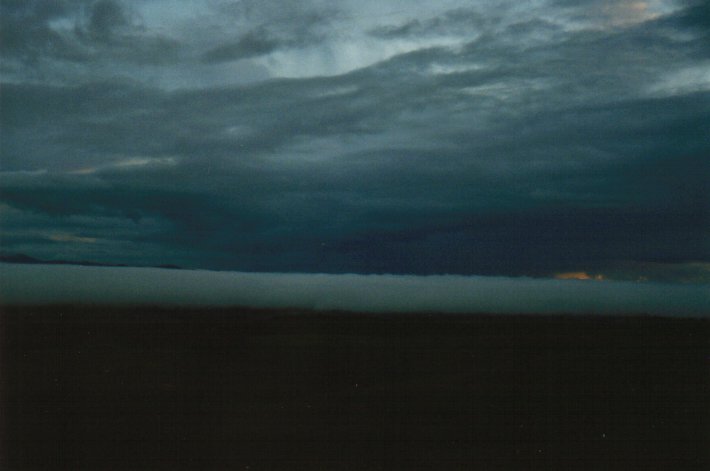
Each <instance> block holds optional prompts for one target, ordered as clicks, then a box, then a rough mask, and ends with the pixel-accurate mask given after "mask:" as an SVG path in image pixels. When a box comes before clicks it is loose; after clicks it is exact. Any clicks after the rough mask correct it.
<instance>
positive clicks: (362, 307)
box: [0, 264, 708, 316]
mask: <svg viewBox="0 0 710 471" xmlns="http://www.w3.org/2000/svg"><path fill="white" fill-rule="evenodd" d="M0 275H2V276H1V277H0V299H2V300H3V302H4V303H7V304H33V305H37V304H52V303H88V304H102V305H105V304H116V305H122V304H123V305H125V304H128V305H153V306H155V305H162V306H174V305H179V306H202V307H205V306H213V307H214V306H241V307H255V308H296V309H313V310H343V311H354V312H376V313H397V312H409V313H413V312H431V313H497V314H546V313H548V314H549V313H557V314H561V313H564V314H607V315H609V314H611V315H613V314H623V315H630V314H631V315H633V314H651V315H653V314H658V315H677V316H704V315H707V307H708V296H707V290H706V287H705V286H702V285H677V284H670V285H667V284H666V285H664V284H657V283H633V282H621V281H615V282H609V281H580V280H539V279H537V280H536V279H524V278H506V277H465V276H451V275H449V276H407V275H326V274H278V273H236V272H213V271H201V270H194V271H193V270H165V269H157V268H114V267H76V266H45V265H13V264H0Z"/></svg>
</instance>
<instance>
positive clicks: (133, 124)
mask: <svg viewBox="0 0 710 471" xmlns="http://www.w3.org/2000/svg"><path fill="white" fill-rule="evenodd" d="M160 1H164V2H166V4H167V3H171V4H173V7H175V8H176V10H175V11H178V13H179V11H180V9H179V8H178V7H181V6H182V7H183V8H184V9H187V8H188V7H194V5H193V4H191V3H189V2H180V1H179V0H170V2H168V0H156V2H160ZM4 5H9V6H7V7H4V8H7V9H8V11H11V12H13V15H14V17H13V18H14V19H13V20H12V21H15V22H16V23H17V22H18V21H19V19H18V18H24V19H23V20H22V21H28V22H31V23H32V24H33V25H35V29H36V30H37V31H41V30H42V31H45V33H42V34H45V36H46V37H49V36H51V35H52V34H55V33H56V34H58V35H59V36H58V37H60V36H61V37H62V38H64V39H66V41H68V43H67V44H74V45H77V44H78V45H79V46H77V47H80V48H81V47H83V48H88V49H90V50H91V51H93V52H92V53H95V54H105V56H104V57H105V61H106V62H105V64H109V65H107V67H108V71H107V70H104V69H101V68H100V67H99V66H98V65H97V63H95V62H91V63H86V64H82V65H79V66H76V67H79V68H80V70H81V75H80V76H81V77H83V79H82V80H78V79H77V80H75V81H67V82H63V80H64V79H62V78H61V77H60V78H59V79H54V78H53V79H51V80H42V79H41V76H42V73H43V72H48V71H50V70H54V69H51V68H46V69H45V68H44V67H49V66H45V65H42V64H41V63H37V64H35V65H33V66H31V67H30V68H32V74H31V77H30V75H27V76H26V77H25V76H24V75H22V74H24V73H25V72H23V71H27V70H29V69H17V70H19V72H18V71H17V70H16V71H15V72H14V73H15V75H13V80H12V83H6V84H3V93H2V95H1V96H0V100H2V106H1V107H0V125H1V126H2V133H3V139H2V141H1V142H0V150H1V152H2V159H0V169H1V170H2V172H0V201H2V203H3V204H4V206H0V221H3V224H2V225H3V228H4V235H3V236H2V237H3V238H2V242H3V246H4V249H5V250H9V251H16V252H25V253H30V254H31V255H38V254H42V257H43V258H67V256H66V254H67V253H70V254H71V255H72V256H75V257H78V258H82V259H86V258H93V259H100V260H101V261H107V262H110V261H121V262H122V263H124V262H126V261H128V262H130V263H137V264H140V263H139V262H137V260H139V259H140V257H141V256H143V257H144V258H145V259H146V260H150V262H149V263H176V264H179V265H185V266H197V267H211V268H223V269H241V270H268V271H307V272H314V271H326V272H348V271H352V272H379V273H382V272H396V273H419V274H429V273H461V274H471V273H474V274H504V275H533V274H534V275H552V274H554V273H556V272H560V271H575V270H580V271H581V270H588V269H591V268H589V267H593V268H594V269H595V270H597V271H599V272H603V271H604V267H612V266H618V263H620V262H621V261H626V262H628V263H632V264H635V265H634V266H635V267H643V266H647V265H643V264H644V263H658V264H668V263H676V264H683V263H686V262H692V261H696V262H702V261H707V260H708V259H709V258H710V254H709V253H708V251H707V250H708V249H707V247H708V244H707V237H708V221H707V204H708V200H709V198H708V193H707V185H706V183H705V182H706V180H707V178H706V176H707V174H708V167H707V165H708V164H707V155H708V153H709V152H710V146H709V145H708V141H707V137H706V131H707V129H706V127H707V125H706V123H708V122H710V112H708V110H710V92H709V91H708V89H707V86H706V84H705V85H703V82H702V80H700V79H698V77H702V76H703V74H706V73H707V68H706V67H705V66H703V65H702V64H700V65H698V62H697V58H698V57H699V54H700V51H703V50H704V49H705V48H706V46H705V45H704V43H703V38H704V34H705V33H704V31H705V30H703V28H702V27H701V26H702V21H700V22H696V23H693V24H691V23H692V22H690V21H689V18H690V15H691V12H692V11H693V10H692V9H693V8H698V6H691V7H689V8H688V9H685V10H676V11H672V12H669V13H663V14H657V13H656V12H654V11H651V10H648V9H646V10H642V9H640V7H639V9H638V11H637V10H634V9H633V8H630V7H628V5H627V4H625V3H624V2H619V5H617V6H615V8H616V9H611V10H608V11H610V12H612V13H613V12H614V11H617V10H618V11H619V12H621V13H619V18H620V19H619V21H621V20H623V26H615V23H614V24H611V23H609V21H607V18H606V17H604V18H603V19H602V20H599V24H595V26H594V27H586V26H585V27H579V26H576V24H574V23H572V22H570V23H566V21H567V19H566V18H567V17H564V18H562V17H560V18H558V17H556V16H555V15H556V14H557V13H556V11H552V10H545V12H546V13H547V14H545V15H542V14H541V12H539V11H536V10H529V11H528V10H527V9H525V8H521V9H518V10H516V9H515V8H513V7H506V8H502V9H496V10H486V9H485V8H482V9H479V10H471V9H467V10H461V9H460V8H458V9H451V10H446V11H443V12H438V13H437V12H433V13H431V12H429V13H426V14H424V13H422V14H421V17H418V18H417V17H416V15H413V14H408V15H403V16H401V17H396V16H395V17H391V16H384V17H383V19H380V18H378V17H377V15H376V14H372V15H369V16H368V15H360V16H358V15H356V14H348V13H343V12H342V11H341V12H338V13H334V12H329V11H328V10H326V9H323V8H322V7H321V6H319V5H317V4H316V3H313V4H312V5H311V4H309V5H308V6H307V8H305V7H304V9H303V10H304V11H305V12H306V13H302V14H300V16H299V14H297V13H294V12H295V11H296V10H298V9H296V10H294V8H295V7H293V4H291V3H288V2H286V3H284V4H283V5H281V4H279V5H278V6H279V7H282V8H276V7H274V6H273V5H272V6H271V7H267V6H260V5H261V4H258V3H254V2H237V3H229V4H227V3H223V4H219V5H218V6H219V8H217V9H216V10H214V11H217V12H219V13H220V14H219V15H217V16H209V15H208V14H205V15H204V16H202V17H201V18H202V20H201V21H202V22H203V23H204V24H198V23H196V24H191V23H190V24H189V25H187V26H186V23H187V22H186V21H185V22H183V20H181V19H180V18H182V17H180V18H178V19H172V20H171V19H170V18H167V19H166V18H162V16H159V21H162V22H164V23H160V24H158V23H155V22H156V21H158V20H156V16H155V14H154V13H153V14H151V12H150V11H147V10H141V8H139V6H137V5H139V4H137V3H130V2H117V1H102V2H90V3H86V4H82V5H83V6H82V8H79V7H72V8H73V9H72V8H70V7H69V6H67V5H69V4H66V5H64V4H58V5H60V6H61V7H62V8H59V9H55V10H52V9H50V8H49V6H48V5H47V4H43V3H40V2H33V3H31V4H28V5H29V6H26V7H22V8H24V9H22V8H21V5H20V4H14V3H7V4H4ZM615 5H616V4H615ZM627 7H628V8H627ZM575 8H576V7H575ZM634 8H636V7H634ZM649 8H650V7H649ZM279 10H283V11H279ZM166 11H167V10H166ZM205 11H207V12H213V10H210V9H206V10H205ZM343 11H344V10H343ZM575 11H576V10H575ZM595 11H596V10H595ZM414 13H416V10H415V11H414ZM191 14H192V13H191ZM605 14H607V13H605ZM608 14H611V13H608ZM23 15H24V16H23ZM151 15H153V16H151ZM186 15H187V14H186ZM633 15H636V16H633ZM189 16H190V15H187V16H186V18H187V17H189ZM57 18H71V19H72V21H75V20H76V26H72V28H70V29H66V28H65V29H62V28H60V27H59V26H57V24H58V23H56V21H55V20H56V19H57ZM275 18H286V19H282V20H279V21H276V20H275ZM308 18H310V20H308ZM594 18H596V17H594ZM8 21H10V20H8ZM151 21H152V22H153V23H151ZM169 21H172V23H169ZM590 21H591V20H590ZM595 21H596V20H595ZM144 23H145V25H144ZM72 24H73V23H72ZM699 24H700V26H698V25H699ZM156 25H157V26H156ZM214 25H217V26H214ZM230 25H234V27H233V28H231V27H230ZM60 26H61V22H60ZM158 26H160V27H158ZM196 28H197V30H199V31H201V32H203V33H204V36H205V37H204V38H203V37H200V36H197V37H192V36H190V34H193V33H194V31H196ZM199 28H203V29H199ZM338 28H340V29H338ZM358 28H359V29H358ZM210 32H211V33H210ZM50 33H51V34H50ZM60 33H61V34H60ZM188 33H189V34H188ZM208 33H209V34H208ZM27 34H30V33H27ZM42 34H40V33H39V32H38V33H37V34H36V35H31V34H30V35H29V36H27V37H24V38H19V36H16V37H15V43H14V45H13V46H12V47H11V48H9V50H8V53H6V54H7V56H8V57H16V56H17V55H19V54H25V55H27V54H29V53H28V51H30V50H31V51H33V52H32V54H35V55H37V56H42V55H44V56H46V57H52V58H53V59H52V60H54V61H57V63H62V61H64V62H70V60H69V59H62V58H61V57H60V56H58V55H57V54H55V53H54V52H52V50H50V49H51V48H49V49H48V47H47V44H48V43H47V40H46V39H42V38H43V37H45V36H42ZM47 34H49V36H47ZM210 34H212V35H210ZM348 35H349V36H348ZM160 38H174V39H171V41H174V43H173V44H174V45H175V48H177V49H174V50H175V51H178V52H175V55H172V56H171V55H170V54H168V55H167V57H172V58H173V59H170V60H164V59H163V58H164V55H163V54H162V53H159V51H161V48H160V47H158V46H155V44H157V43H156V41H159V40H160ZM190 38H192V39H190ZM343 38H344V39H343ZM440 38H444V39H445V40H441V41H440V40H439V39H440ZM20 39H22V41H20ZM23 41H24V42H23ZM372 41H375V44H376V46H373V45H372V44H373V43H372ZM20 44H23V45H22V46H20ZM88 45H90V46H88ZM136 45H142V46H141V47H144V49H142V51H143V52H140V51H141V49H140V47H137V46H136ZM72 47H73V46H72ZM168 49H170V48H168ZM82 50H83V49H82ZM179 51H183V52H184V59H185V61H184V62H182V63H180V64H178V65H176V64H177V63H178V62H180V60H182V59H181V58H183V56H182V55H181V54H182V52H179ZM185 51H187V52H185ZM388 51H393V52H388ZM275 52H278V53H279V54H272V53H275ZM143 53H144V54H145V55H144V56H141V55H140V54H143ZM123 54H125V55H123ZM369 54H374V56H372V57H375V59H372V58H371V56H369ZM267 56H268V57H267ZM91 57H95V56H91ZM139 57H145V58H146V60H145V62H144V63H142V64H144V65H142V66H141V67H143V68H141V67H138V69H136V71H137V72H145V74H141V73H136V74H133V75H131V77H130V80H127V79H126V78H125V77H124V76H121V75H116V76H113V75H112V74H113V70H114V69H113V68H114V67H116V68H117V66H116V62H115V61H125V63H126V64H128V63H131V64H134V65H135V64H139V63H141V62H140V61H139V60H138V58H139ZM151 57H152V59H150V58H151ZM159 58H161V59H160V60H158V59H159ZM149 59H150V60H149ZM102 60H103V59H102ZM111 61H114V62H111ZM250 61H262V62H259V64H261V66H263V67H265V68H267V69H268V70H269V71H270V72H269V73H270V74H272V77H271V79H270V80H263V81H258V80H257V81H252V83H246V84H241V85H235V84H234V83H232V82H229V80H231V78H232V77H236V78H235V79H234V80H237V79H238V77H239V75H240V73H241V71H242V70H245V69H241V68H240V67H243V66H244V64H246V63H250ZM338 61H340V62H338ZM40 62H41V61H40ZM336 62H337V63H338V64H340V65H338V67H340V69H338V68H337V67H336V68H335V69H334V70H336V71H337V73H330V74H328V73H325V72H324V71H327V70H329V69H328V67H330V66H331V64H332V63H336ZM121 63H122V64H123V63H124V62H121ZM148 64H150V66H148ZM324 64H325V65H324ZM52 67H59V66H58V65H57V64H56V63H54V65H52ZM223 67H226V68H223ZM231 67H234V68H233V69H232V68H231ZM333 67H335V66H333ZM62 70H63V71H64V72H63V73H64V74H68V75H62V77H64V76H71V74H72V73H74V72H72V71H73V70H74V69H72V68H67V69H62ZM148 71H150V73H155V74H156V75H154V76H153V75H151V77H157V78H156V79H155V80H153V78H150V79H147V78H145V77H144V75H146V74H147V73H148ZM161 74H163V75H161ZM219 74H224V78H220V79H219V80H226V81H227V82H226V83H227V85H222V86H214V85H213V83H222V82H220V81H219V80H217V81H215V82H212V81H211V80H212V78H211V77H212V76H213V75H219ZM183 75H185V76H186V77H187V78H186V79H185V80H187V81H186V82H185V83H187V84H191V86H188V87H184V88H180V87H178V88H174V87H172V86H170V85H171V84H172V83H174V82H172V81H168V82H167V83H168V84H169V85H168V86H161V84H163V82H162V81H161V80H162V79H161V77H166V76H167V77H172V78H175V77H182V76H183ZM206 76H210V80H205V79H204V77H206ZM23 77H24V78H25V79H24V80H23ZM87 77H88V78H89V79H91V78H94V79H95V80H86V78H87ZM107 77H111V78H110V79H108V78H107ZM289 77H290V78H289ZM215 80H216V79H215ZM106 225H108V227H110V228H111V229H106V227H107V226H106ZM111 231H115V234H117V235H115V236H112V235H111V233H110V232H111ZM92 239H95V240H94V241H92V242H90V241H91V240H92ZM97 247H98V248H97ZM52 253H54V254H55V255H54V256H53V255H52ZM82 253H83V254H84V256H82V255H81V254H82ZM614 264H617V265H614ZM610 269H611V268H610ZM649 270H650V269H649ZM650 271H653V272H654V273H658V270H657V269H656V268H654V269H653V270H650ZM681 271H682V270H681ZM615 273H617V275H615V276H622V275H620V274H619V273H621V271H620V270H618V269H617V270H616V272H615ZM634 273H635V272H634ZM679 273H680V271H679ZM634 276H636V275H634ZM639 276H641V275H639ZM653 276H654V277H656V278H659V277H660V278H662V277H661V276H660V275H653ZM679 277H680V275H679Z"/></svg>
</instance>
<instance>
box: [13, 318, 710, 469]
mask: <svg viewBox="0 0 710 471" xmlns="http://www.w3.org/2000/svg"><path fill="white" fill-rule="evenodd" d="M0 316H1V317H0V322H1V323H0V327H1V328H2V331H1V335H2V337H1V342H2V344H1V347H2V350H1V354H2V357H0V362H1V363H0V365H1V368H2V369H1V370H0V371H1V375H2V391H1V392H2V396H1V400H2V410H1V411H0V412H1V413H2V415H1V417H2V425H3V441H2V445H3V448H2V457H3V459H4V463H0V468H2V469H5V470H40V469H41V470H53V469H66V470H92V471H94V470H100V471H107V470H121V471H130V470H162V469H165V470H173V469H176V470H180V469H190V470H245V469H250V470H262V469H266V470H269V469H284V470H298V469H304V470H306V469H307V470H340V469H357V470H360V469H368V470H370V469H385V470H390V469H436V470H438V469H441V470H447V469H482V470H510V469H524V470H534V469H541V470H547V469H565V470H649V469H664V470H691V469H695V470H700V469H709V468H708V464H709V459H710V453H709V452H708V448H707V446H708V444H709V443H710V441H709V439H710V420H709V419H710V408H709V404H710V399H709V398H710V368H709V367H710V345H709V343H708V340H709V338H710V337H709V335H710V323H709V322H708V321H707V320H706V321H701V320H680V319H674V320H671V319H661V318H639V317H637V318H582V317H490V316H479V315H477V316H473V315H471V316H446V315H433V316H424V315H390V316H387V315H379V316H376V315H359V314H358V315H355V314H347V315H346V314H337V313H334V314H313V313H296V312H293V313H291V312H285V311H280V312H275V311H261V312H256V311H245V310H211V311H210V310H188V309H184V310H165V309H164V310H159V309H145V308H143V309H141V310H138V309H129V308H124V309H118V308H88V307H84V308H78V307H71V308H69V307H54V308H22V309H18V308H7V307H6V308H3V309H2V311H1V314H0Z"/></svg>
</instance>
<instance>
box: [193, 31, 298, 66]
mask: <svg viewBox="0 0 710 471" xmlns="http://www.w3.org/2000/svg"><path fill="white" fill-rule="evenodd" d="M283 45H285V43H284V42H282V41H280V40H278V39H276V38H272V37H270V36H269V35H268V33H266V32H265V31H254V32H252V33H248V34H245V35H244V36H242V37H241V38H239V40H237V41H236V42H234V43H227V44H222V45H220V46H217V47H215V48H214V49H211V50H209V51H207V52H206V53H205V54H204V55H203V56H202V61H203V62H205V63H208V64H210V63H217V62H227V61H233V60H239V59H246V58H248V57H254V56H261V55H263V54H268V53H270V52H272V51H274V50H276V49H277V48H278V47H279V46H283Z"/></svg>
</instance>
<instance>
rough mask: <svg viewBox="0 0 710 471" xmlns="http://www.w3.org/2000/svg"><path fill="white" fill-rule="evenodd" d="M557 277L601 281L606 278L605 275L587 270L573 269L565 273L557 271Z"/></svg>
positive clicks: (558, 278) (559, 278)
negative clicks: (594, 273)
mask: <svg viewBox="0 0 710 471" xmlns="http://www.w3.org/2000/svg"><path fill="white" fill-rule="evenodd" d="M555 279H557V280H597V281H601V280H603V279H604V276H603V275H590V274H589V273H587V272H586V271H571V272H565V273H556V274H555Z"/></svg>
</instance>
